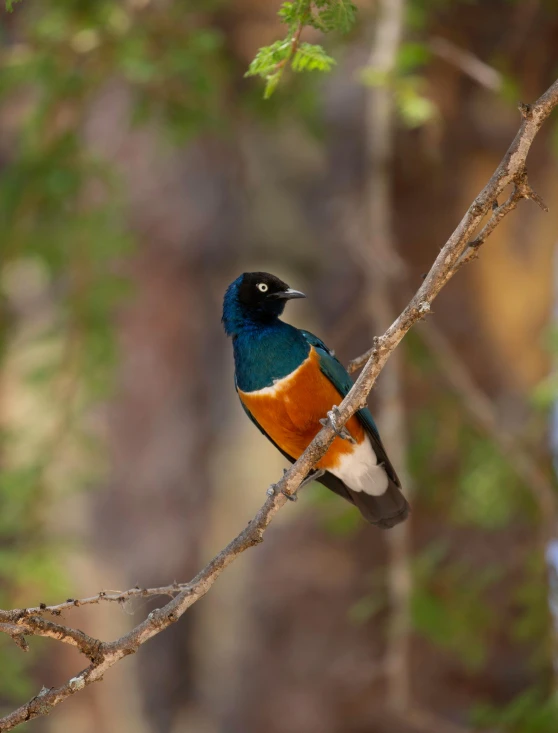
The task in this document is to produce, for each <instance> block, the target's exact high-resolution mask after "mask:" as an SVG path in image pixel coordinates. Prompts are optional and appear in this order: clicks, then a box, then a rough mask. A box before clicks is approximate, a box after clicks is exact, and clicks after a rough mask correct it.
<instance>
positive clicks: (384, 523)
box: [318, 471, 411, 529]
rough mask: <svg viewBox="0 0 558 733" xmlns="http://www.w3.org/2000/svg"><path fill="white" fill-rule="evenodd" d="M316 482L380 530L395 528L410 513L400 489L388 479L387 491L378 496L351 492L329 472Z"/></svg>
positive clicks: (407, 503) (362, 492)
mask: <svg viewBox="0 0 558 733" xmlns="http://www.w3.org/2000/svg"><path fill="white" fill-rule="evenodd" d="M388 478H389V477H388ZM318 480H319V481H320V483H322V484H324V486H327V488H328V489H331V490H332V491H334V492H335V493H336V494H339V496H342V497H343V498H344V499H348V501H350V502H351V503H352V504H354V505H355V506H356V507H357V508H358V509H359V511H360V513H361V514H362V516H363V517H364V518H365V519H366V520H367V521H368V522H370V524H375V525H376V526H377V527H380V528H381V529H391V527H395V525H396V524H399V523H400V522H403V521H404V520H405V519H407V517H408V516H409V512H410V511H411V508H410V506H409V502H408V501H407V499H405V497H404V496H403V493H402V491H401V488H400V487H399V486H398V485H397V484H396V483H395V481H393V480H392V479H391V478H389V483H388V487H387V489H386V490H385V491H384V493H383V494H381V495H380V496H373V495H372V494H366V493H365V492H364V491H353V490H352V489H349V487H348V486H347V485H346V484H344V483H343V481H341V479H339V478H337V476H334V475H333V474H332V473H329V471H328V472H326V473H325V474H324V476H323V477H321V478H320V479H318Z"/></svg>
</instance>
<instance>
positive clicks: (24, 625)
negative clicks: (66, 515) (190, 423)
mask: <svg viewBox="0 0 558 733" xmlns="http://www.w3.org/2000/svg"><path fill="white" fill-rule="evenodd" d="M557 105H558V81H557V82H555V83H554V84H553V85H552V86H551V87H550V88H549V89H548V90H547V91H546V92H545V93H544V94H543V95H542V97H540V99H539V100H538V101H537V102H536V103H535V104H533V105H532V106H530V107H528V108H526V109H525V110H524V113H523V114H524V117H523V121H522V124H521V128H520V130H519V132H518V133H517V135H516V137H515V139H514V141H513V143H512V144H511V146H510V148H509V150H508V152H507V153H506V155H505V156H504V159H503V160H502V162H501V163H500V165H499V166H498V168H497V169H496V171H495V173H494V175H493V176H492V178H491V179H490V181H489V183H488V184H487V185H486V187H485V188H484V189H483V190H482V191H481V193H480V194H479V195H478V196H477V198H476V199H475V201H474V202H473V204H472V205H471V206H470V207H469V210H468V211H467V213H466V214H465V216H464V217H463V219H462V220H461V222H460V223H459V225H458V227H457V229H456V230H455V232H454V233H453V234H452V235H451V237H450V238H449V240H448V241H447V243H446V244H445V245H444V247H443V248H442V250H441V252H440V254H439V255H438V257H437V258H436V261H435V262H434V264H433V266H432V268H431V270H430V272H429V273H428V275H427V277H426V279H425V280H424V282H423V284H422V285H421V287H420V288H419V290H418V291H417V293H416V294H415V296H414V297H413V299H412V300H411V302H410V303H409V304H408V305H407V307H406V308H405V310H404V311H403V312H402V313H401V315H400V316H399V317H398V318H397V319H396V320H395V321H394V323H393V324H392V325H391V326H390V327H389V328H388V330H387V331H386V332H385V334H384V335H383V336H381V337H380V338H378V339H375V345H374V348H373V349H371V350H370V351H369V352H367V354H365V355H364V356H362V357H359V358H358V359H355V360H354V361H353V362H352V364H351V367H352V369H353V370H354V369H357V368H359V367H360V366H363V365H364V364H365V366H364V369H363V370H362V373H361V374H360V376H359V378H358V379H357V381H356V383H355V385H354V386H353V388H352V389H351V391H350V392H349V393H348V395H347V396H346V397H345V399H344V400H343V401H342V403H341V405H340V412H339V421H338V424H339V423H340V425H341V426H342V425H344V424H345V422H346V421H347V420H348V419H349V418H350V417H351V416H352V415H353V414H354V413H355V412H356V411H357V410H359V409H360V408H362V407H364V405H365V404H366V398H367V396H368V394H369V392H370V390H371V389H372V386H373V385H374V382H375V381H376V379H377V377H378V375H379V373H380V372H381V370H382V369H383V367H384V365H385V363H386V362H387V360H388V358H389V356H390V355H391V354H392V352H393V351H394V350H395V348H396V347H397V345H398V344H399V342H400V341H401V339H402V338H403V336H404V335H405V334H406V333H407V331H409V329H410V328H411V327H412V326H413V325H414V324H415V323H416V322H417V321H419V320H421V318H423V317H424V316H425V315H426V314H427V313H428V312H429V311H430V305H431V303H432V302H433V301H434V299H435V297H436V296H437V295H438V293H439V292H440V290H441V289H442V288H443V286H444V285H445V284H446V283H447V282H448V280H449V279H450V278H451V277H452V276H453V275H454V274H455V272H456V271H457V269H458V268H457V267H456V265H457V264H458V263H459V260H460V258H461V257H462V255H463V253H464V252H465V250H466V249H467V247H468V243H469V242H470V240H471V237H472V236H473V234H474V232H475V230H476V229H477V227H478V226H479V224H480V223H481V221H482V219H483V217H484V216H485V215H486V214H488V213H489V211H490V210H491V207H492V205H493V203H494V202H495V201H497V199H498V197H499V196H500V195H501V193H502V191H503V190H504V189H505V188H506V186H508V185H510V184H512V183H516V185H519V183H518V181H521V176H524V171H525V161H526V158H527V154H528V152H529V148H530V147H531V144H532V142H533V139H534V137H535V135H536V134H537V132H538V131H539V129H540V127H541V125H542V124H543V122H544V121H545V120H546V118H547V117H548V115H549V114H550V112H551V111H552V109H553V108H554V107H556V106H557ZM523 180H524V185H527V184H526V181H525V179H523ZM526 191H527V189H524V193H525V192H526ZM525 197H526V196H525V195H522V196H521V198H525ZM529 198H533V196H529ZM510 210H511V209H510ZM500 220H501V219H500ZM500 220H499V221H500ZM497 223H498V222H497ZM481 234H482V233H481ZM470 249H471V250H473V251H476V249H477V248H476V247H475V248H470ZM333 438H334V432H333V428H332V426H331V425H329V424H328V425H327V426H326V427H324V428H322V430H320V432H319V433H318V435H317V436H316V437H315V438H314V440H313V441H312V442H311V443H310V445H309V446H308V448H307V449H306V450H305V451H304V453H303V454H302V456H301V457H300V458H299V459H298V461H296V463H294V464H293V465H292V466H291V468H290V469H289V470H288V471H287V472H286V473H285V475H284V476H283V477H282V478H281V479H280V481H279V482H278V483H277V484H276V485H275V487H274V491H273V493H272V495H271V496H269V495H268V497H267V499H266V501H265V503H264V504H263V506H262V507H261V509H260V510H259V511H258V513H257V514H256V516H255V517H254V519H253V520H252V521H251V522H250V523H249V525H248V526H247V527H246V528H245V529H244V530H243V531H242V532H241V533H240V534H239V535H238V536H237V537H236V538H235V539H234V540H233V541H232V542H230V543H229V545H228V546H227V547H226V548H225V549H224V550H222V551H221V552H220V553H219V554H218V555H216V556H215V557H214V558H213V560H211V562H210V563H209V564H208V565H207V566H206V567H205V568H204V569H203V570H202V571H201V572H200V573H199V574H198V575H197V576H196V577H195V578H194V579H193V580H192V581H191V582H190V583H188V584H186V585H180V586H176V585H172V586H165V587H163V588H159V589H155V590H157V591H161V593H170V594H174V593H177V591H178V593H177V595H176V597H174V598H173V599H172V600H170V601H169V602H168V603H166V604H165V605H164V606H163V607H162V608H160V609H157V610H155V611H152V612H151V613H150V614H149V615H148V617H147V618H146V619H145V620H144V621H142V622H141V623H140V624H138V625H137V626H135V627H134V628H133V629H132V630H131V631H130V632H129V633H127V634H126V635H124V636H123V637H121V638H120V639H117V640H116V641H113V642H102V643H98V640H95V639H92V638H91V637H88V636H87V635H85V634H83V632H80V631H79V630H77V629H72V628H70V627H67V626H61V625H59V624H52V625H49V624H50V623H51V622H48V621H46V620H45V619H42V621H44V624H43V623H42V622H41V621H39V620H38V619H39V618H42V614H43V613H45V612H48V611H49V609H47V607H45V608H41V607H39V608H38V609H36V608H35V609H30V610H26V609H18V610H14V611H2V612H0V631H4V632H7V633H8V634H9V635H10V636H11V637H12V638H13V639H14V640H17V639H20V640H21V639H22V638H23V637H24V636H29V635H33V634H36V635H41V636H49V637H50V638H55V639H57V640H59V641H63V642H65V643H70V644H72V645H74V646H76V647H77V648H78V649H80V651H81V652H82V653H83V654H84V655H85V656H87V657H88V658H89V659H90V660H91V663H90V664H89V666H88V667H87V668H86V669H84V670H82V671H81V672H80V673H79V674H77V675H76V676H75V677H72V679H70V680H68V681H67V682H66V683H65V684H63V685H62V686H61V687H58V688H51V689H46V688H43V689H42V690H41V692H40V693H39V694H38V695H37V696H36V697H34V698H33V699H32V700H30V701H29V702H27V703H25V704H24V705H22V706H21V707H20V708H18V709H17V710H15V711H14V712H12V713H10V714H9V715H6V716H5V717H4V718H1V719H0V731H2V733H4V732H5V731H8V730H12V729H13V728H15V727H16V726H17V725H19V724H21V723H24V722H26V721H28V720H31V719H33V718H36V717H38V716H41V715H47V714H48V713H49V712H50V711H51V710H52V708H53V707H55V706H56V705H58V704H60V703H61V702H63V701H64V700H66V699H67V698H68V697H70V696H71V695H73V694H74V693H75V692H77V691H79V690H81V689H83V688H84V687H86V686H87V685H90V684H91V683H93V682H96V681H98V680H100V679H101V678H102V677H103V675H104V674H105V672H107V671H108V670H109V669H110V668H111V667H112V666H114V665H115V664H116V663H117V662H119V661H120V660H121V659H123V658H124V657H125V656H127V655H129V654H134V653H135V652H136V651H137V650H138V648H139V647H140V646H141V645H142V644H145V642H146V641H148V640H149V639H151V638H152V637H153V636H155V635H156V634H159V633H161V631H163V630H164V629H166V628H167V627H169V626H170V625H171V624H173V623H175V622H176V621H178V619H179V618H180V617H181V616H182V615H183V614H184V613H185V612H186V611H187V610H188V608H190V606H192V605H193V604H194V603H195V602H196V601H198V600H199V599H200V598H202V596H204V595H205V594H206V593H207V592H208V590H209V589H210V588H211V586H212V585H213V583H214V582H215V581H216V580H217V578H218V577H219V575H220V574H221V573H222V572H223V570H224V569H225V568H226V567H227V566H228V565H230V564H231V563H232V562H233V561H234V560H235V559H236V558H237V557H238V555H240V554H241V553H242V552H244V551H245V550H247V549H248V548H250V547H253V546H254V545H257V544H259V543H260V542H261V541H262V539H263V534H264V532H265V530H266V528H267V526H268V525H269V523H270V522H271V521H272V519H273V517H274V516H275V514H276V513H277V512H278V511H279V509H280V508H281V507H282V506H284V504H285V503H286V501H287V498H286V496H285V495H284V493H283V492H285V494H293V493H294V492H295V491H296V490H297V488H298V486H299V485H300V483H301V482H302V480H303V479H304V478H305V477H306V476H307V475H308V473H309V471H310V470H311V469H312V467H313V466H314V465H315V464H316V463H317V462H318V461H319V460H320V458H321V457H322V456H323V455H324V454H325V452H326V451H327V449H328V448H329V446H330V444H331V443H332V441H333ZM108 595H109V596H110V597H106V594H105V595H104V596H103V597H101V594H98V596H94V597H92V598H90V599H85V600H84V601H72V602H70V601H67V602H66V604H60V606H58V607H56V606H53V607H50V613H54V614H55V615H58V614H60V613H62V611H64V610H67V609H68V608H70V607H73V606H76V605H85V604H86V603H98V602H101V601H102V600H114V601H120V602H121V601H122V600H126V599H127V598H133V597H136V596H140V597H141V596H145V595H154V593H150V592H148V591H147V590H143V591H142V590H141V589H132V590H131V591H126V592H125V593H116V594H114V593H109V594H108ZM112 596H115V597H112ZM13 627H18V628H21V636H20V635H19V634H18V633H16V631H15V629H14V628H13ZM16 643H18V642H17V641H16ZM97 644H98V647H96V645H97ZM20 645H21V644H20Z"/></svg>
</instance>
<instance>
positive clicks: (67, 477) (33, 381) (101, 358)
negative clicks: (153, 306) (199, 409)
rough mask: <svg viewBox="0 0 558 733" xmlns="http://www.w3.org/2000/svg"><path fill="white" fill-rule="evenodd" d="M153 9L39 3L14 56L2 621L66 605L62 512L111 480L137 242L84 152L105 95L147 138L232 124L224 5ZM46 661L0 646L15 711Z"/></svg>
mask: <svg viewBox="0 0 558 733" xmlns="http://www.w3.org/2000/svg"><path fill="white" fill-rule="evenodd" d="M8 5H10V3H8ZM140 5H141V4H137V7H136V6H134V7H132V6H131V5H126V6H124V5H123V4H122V3H120V2H117V1H116V0H114V1H113V0H95V1H94V2H90V1H84V0H64V1H60V2H56V3H53V2H52V3H35V2H29V3H25V4H24V5H22V6H21V7H20V8H18V12H17V13H15V14H14V16H12V19H13V20H14V25H13V26H12V27H11V28H10V35H11V36H13V39H14V40H13V41H12V42H8V43H4V45H3V48H2V69H1V72H2V73H1V74H0V100H1V102H2V105H3V107H4V108H8V107H10V106H11V107H12V108H13V109H14V110H17V112H16V116H17V122H16V124H15V125H13V127H11V128H10V130H9V134H10V136H11V138H10V140H9V141H7V140H6V141H4V148H5V150H4V154H3V158H2V176H1V178H0V238H1V240H2V242H3V243H4V244H3V245H2V248H1V249H0V352H1V353H0V356H1V358H2V361H3V373H4V376H3V379H4V382H5V384H6V388H7V390H6V393H7V394H9V395H10V397H9V399H8V400H7V403H8V408H7V413H8V414H7V417H6V415H4V424H3V427H2V442H1V446H0V461H1V463H2V472H1V473H0V505H1V506H2V513H1V515H0V588H1V591H0V607H11V606H13V605H16V604H19V605H24V604H25V603H26V602H29V601H30V600H33V601H34V602H36V601H37V597H39V598H40V599H45V600H47V599H48V598H49V597H53V596H54V595H58V594H59V593H60V594H62V593H64V588H65V584H66V580H65V578H64V577H63V574H62V573H61V570H60V567H59V563H58V562H57V560H58V558H59V550H60V549H61V547H60V543H59V542H55V541H54V540H53V539H52V532H51V531H49V528H48V526H47V517H48V511H46V510H47V509H48V507H49V506H51V505H52V504H53V503H54V502H56V501H58V502H60V501H64V497H65V496H66V495H67V493H68V492H71V491H75V490H76V489H79V488H80V487H83V486H85V485H87V484H90V483H91V481H92V479H93V478H99V476H97V477H96V476H95V473H96V472H97V473H99V472H102V465H103V461H102V456H101V455H100V453H99V450H98V448H97V444H96V436H95V432H94V431H91V430H90V429H89V428H88V425H89V423H91V420H90V419H89V416H90V415H91V411H92V408H93V407H95V406H96V405H98V404H99V401H100V400H101V401H102V400H104V399H106V398H107V397H108V396H109V393H110V389H111V384H112V374H113V367H114V364H115V356H116V345H115V335H114V324H115V319H114V313H115V308H116V307H117V305H118V304H119V302H120V301H121V299H122V297H123V296H124V295H126V294H127V293H128V291H129V287H128V284H127V279H126V276H125V272H124V270H123V266H122V265H123V262H124V261H125V258H126V257H128V256H129V254H130V252H131V248H132V247H133V244H134V243H133V237H132V236H131V233H130V231H129V229H128V224H127V221H126V209H125V200H124V196H123V187H122V183H121V182H120V180H119V179H118V176H117V175H116V173H115V170H114V168H113V167H112V165H110V164H109V163H107V162H104V161H101V160H100V159H99V158H97V157H96V156H95V154H94V153H93V152H92V151H91V150H90V149H88V147H87V145H86V144H84V122H85V116H86V113H87V112H88V111H89V108H90V105H91V102H92V99H93V95H94V94H95V93H96V92H97V91H100V90H101V89H102V88H103V86H104V85H106V84H107V83H108V82H112V81H114V80H115V79H120V80H121V81H122V82H124V83H126V84H127V85H128V88H129V89H130V90H131V92H132V94H133V99H134V105H133V107H134V109H133V121H134V122H135V124H140V123H142V122H146V121H149V120H151V119H156V120H157V122H158V123H159V124H160V126H161V128H162V130H163V132H165V133H167V135H168V136H169V138H170V139H172V140H174V141H182V140H184V139H185V138H187V137H189V136H191V135H193V134H195V133H196V132H198V131H199V130H200V129H202V128H203V129H204V130H205V129H212V128H213V129H218V128H219V127H220V125H221V120H222V114H221V112H222V109H221V108H222V90H223V86H224V66H223V64H222V43H221V36H220V33H219V32H218V31H217V30H215V29H214V28H212V27H210V23H209V21H210V20H211V15H210V14H211V12H212V11H213V9H214V8H216V7H217V5H218V3H214V2H208V1H207V0H204V2H195V0H192V2H186V3H175V4H173V5H172V6H169V7H167V6H165V7H158V8H157V7H154V6H149V5H145V7H140ZM19 38H22V39H24V41H22V42H21V41H17V42H16V40H15V39H19ZM4 407H6V406H4ZM4 412H6V409H5V410H4ZM30 414H32V415H33V419H32V420H31V421H30V419H29V415H30ZM70 540H71V538H70V537H68V538H66V539H65V540H64V543H65V551H66V552H67V550H68V542H69V541H70ZM31 647H32V654H31V655H22V654H21V651H20V650H19V649H18V648H17V647H15V645H14V644H13V643H11V642H10V640H9V639H7V640H6V639H5V638H2V639H0V660H1V661H0V690H1V691H2V697H3V699H4V700H7V699H9V698H12V697H14V698H15V697H21V696H23V695H25V694H27V693H28V692H29V690H28V689H27V682H26V678H25V676H24V675H23V674H22V671H23V668H24V666H25V665H28V664H29V663H31V662H33V659H34V658H35V655H36V653H37V651H38V650H39V649H40V648H41V644H40V643H38V644H37V643H35V641H33V643H32V645H31Z"/></svg>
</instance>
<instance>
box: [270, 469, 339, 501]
mask: <svg viewBox="0 0 558 733" xmlns="http://www.w3.org/2000/svg"><path fill="white" fill-rule="evenodd" d="M286 473H287V469H286V468H284V469H283V475H285V474H286ZM324 473H325V471H324V470H323V469H321V468H318V469H316V470H315V471H312V473H309V474H308V476H307V477H306V478H305V479H304V481H303V482H302V483H301V484H300V486H299V487H298V489H297V490H296V493H295V494H287V492H286V491H284V490H283V489H279V491H280V492H281V493H282V494H283V496H285V497H286V498H287V499H288V500H289V501H297V500H298V492H299V491H300V489H302V487H303V486H306V484H310V483H312V481H316V480H317V479H319V478H321V477H322V476H323V475H324ZM277 490H278V487H277V484H271V486H270V487H269V489H268V490H267V491H266V494H267V495H268V496H275V494H276V492H277Z"/></svg>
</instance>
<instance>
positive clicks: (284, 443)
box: [238, 347, 364, 469]
mask: <svg viewBox="0 0 558 733" xmlns="http://www.w3.org/2000/svg"><path fill="white" fill-rule="evenodd" d="M238 394H239V396H240V399H241V400H242V402H243V404H244V405H245V406H246V408H247V409H248V410H249V411H250V412H251V413H252V415H253V416H254V419H255V420H256V421H257V422H258V423H259V424H260V425H261V427H262V428H263V430H265V432H266V433H267V434H268V435H269V437H270V438H271V439H272V440H273V441H274V442H275V443H276V444H277V445H278V446H279V447H280V448H281V450H283V451H284V452H285V453H286V454H287V455H289V456H291V457H292V458H295V459H296V458H298V457H299V456H300V454H301V453H302V452H303V451H304V449H305V448H306V447H307V446H308V444H309V443H310V442H311V441H312V439H313V438H314V437H315V435H316V434H317V433H318V432H319V431H320V430H321V428H322V426H321V424H320V418H322V417H325V416H326V414H327V412H328V410H331V408H332V407H333V405H339V404H340V403H341V400H342V399H343V398H342V396H341V394H340V393H339V392H338V391H337V390H336V389H335V387H334V386H333V384H332V383H331V382H330V381H329V379H328V378H327V377H326V376H325V375H324V374H322V372H321V370H320V364H319V356H318V354H317V353H316V351H315V349H314V348H313V347H312V348H311V350H310V354H309V355H308V358H307V359H306V361H305V362H304V363H303V364H301V366H300V367H299V368H298V369H297V370H296V371H295V372H293V374H291V375H289V376H288V377H285V378H284V379H282V380H280V381H279V382H277V383H276V384H275V385H274V386H273V387H267V388H266V389H262V390H258V391H257V392H242V391H241V390H238ZM346 427H347V429H348V430H349V432H350V433H351V435H352V436H353V438H355V439H356V441H357V443H361V442H362V441H363V440H364V428H363V427H362V425H361V423H360V422H359V420H358V419H357V418H356V417H354V416H353V417H352V418H351V419H350V420H349V421H348V423H347V425H346ZM352 451H353V445H352V444H351V443H350V442H349V441H348V440H342V439H341V438H335V440H334V441H333V443H332V444H331V446H330V448H329V450H328V452H327V453H326V454H325V456H324V457H323V458H322V459H321V461H320V462H319V463H318V464H317V466H318V468H324V469H332V468H336V467H337V466H338V465H339V462H340V459H341V457H342V456H343V455H345V454H347V453H352Z"/></svg>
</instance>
